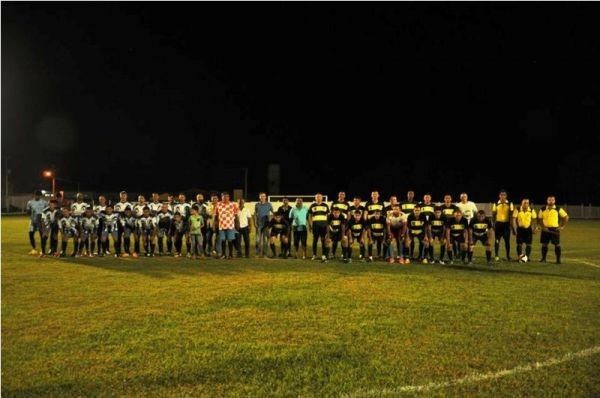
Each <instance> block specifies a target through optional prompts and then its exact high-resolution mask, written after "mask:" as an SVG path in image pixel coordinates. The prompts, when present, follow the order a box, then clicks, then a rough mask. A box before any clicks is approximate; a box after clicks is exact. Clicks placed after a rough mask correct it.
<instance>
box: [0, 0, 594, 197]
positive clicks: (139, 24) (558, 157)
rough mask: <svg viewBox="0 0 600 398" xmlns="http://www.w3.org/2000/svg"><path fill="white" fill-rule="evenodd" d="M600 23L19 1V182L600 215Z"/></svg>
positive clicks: (350, 7)
mask: <svg viewBox="0 0 600 398" xmlns="http://www.w3.org/2000/svg"><path fill="white" fill-rule="evenodd" d="M599 11H600V7H599V6H598V5H596V4H587V3H580V4H564V3H560V4H556V3H552V4H543V5H540V4H537V3H536V4H522V3H520V4H508V3H503V4H498V3H496V4H492V5H489V4H485V5H478V4H468V5H465V4H426V3H395V4H389V3H388V4H383V5H381V4H378V5H371V4H369V5H366V4H362V3H359V4H356V3H351V4H343V5H342V4H330V3H321V4H317V3H311V4H305V3H269V4H230V3H228V4H225V3H221V4H215V3H208V4H206V3H176V4H173V3H168V4H167V3H86V4H83V3H74V4H73V3H69V4H66V3H6V2H3V3H2V170H3V173H2V178H3V180H2V182H3V184H2V188H3V189H4V181H5V180H4V178H5V172H6V169H7V165H8V168H9V169H10V170H11V175H10V176H9V177H10V180H11V183H12V184H14V185H13V187H12V189H11V191H13V192H31V191H33V190H34V189H36V188H42V187H46V188H48V187H49V186H50V184H49V182H48V181H47V180H44V179H43V177H42V174H41V172H42V170H44V169H47V168H50V167H54V168H55V169H56V172H57V175H58V176H59V177H62V178H65V179H68V180H73V181H79V182H80V183H81V189H82V190H86V191H97V192H116V191H119V190H122V189H126V190H131V191H143V192H148V193H150V192H152V191H159V192H164V191H171V192H178V191H180V190H186V189H190V188H202V189H214V190H223V189H227V190H232V189H233V188H238V187H239V188H241V187H243V175H244V168H246V167H247V168H248V169H249V180H248V185H249V192H250V194H251V195H250V199H253V197H252V196H253V195H255V194H256V193H258V191H263V190H268V187H267V165H268V164H271V163H276V164H280V165H281V177H282V180H281V193H283V194H311V193H314V192H317V191H321V192H324V193H326V194H328V195H329V196H330V197H333V196H334V195H335V193H336V192H337V190H340V189H342V190H345V191H346V192H347V193H348V196H352V195H354V194H359V195H361V196H362V197H363V198H365V197H367V196H368V194H369V192H370V191H371V190H372V189H378V190H380V192H381V193H382V195H383V196H384V198H385V199H387V197H388V196H389V195H391V194H396V195H398V197H399V198H400V199H403V198H404V196H405V193H406V191H407V190H408V189H410V188H412V189H414V190H415V191H416V192H417V198H419V199H420V198H421V197H422V195H423V193H425V192H426V191H427V192H431V193H432V194H433V195H434V200H435V201H439V200H440V199H441V195H443V194H444V193H446V192H449V193H451V194H452V195H453V196H454V197H455V198H457V195H458V194H459V193H460V192H462V191H466V192H468V193H469V195H470V197H471V199H472V200H474V201H479V202H490V201H493V200H495V199H496V198H497V193H498V191H499V190H500V189H507V190H508V191H509V194H510V199H511V200H513V201H519V200H520V199H521V198H522V197H525V196H527V197H530V198H531V199H532V200H533V201H534V202H536V203H542V202H544V201H545V197H546V196H547V195H548V194H555V195H556V196H557V199H558V200H559V202H560V203H565V202H568V203H573V204H576V203H586V204H587V203H594V204H600V162H599V161H598V160H599V157H598V155H597V153H598V147H599V145H598V144H600V135H599V134H598V132H599V131H600V83H599V78H598V75H599V74H598V70H600V26H599V24H598V23H597V21H598V20H600V12H599ZM357 134H358V135H360V136H361V138H360V139H356V138H350V136H353V135H357ZM488 137H492V140H493V141H494V142H495V143H494V145H491V146H490V145H487V144H486V143H485V141H486V140H489V138H488ZM222 143H225V145H223V144H222ZM60 184H61V182H60V181H59V186H60ZM63 186H65V187H70V188H71V189H75V188H74V186H73V184H72V183H68V184H67V183H63Z"/></svg>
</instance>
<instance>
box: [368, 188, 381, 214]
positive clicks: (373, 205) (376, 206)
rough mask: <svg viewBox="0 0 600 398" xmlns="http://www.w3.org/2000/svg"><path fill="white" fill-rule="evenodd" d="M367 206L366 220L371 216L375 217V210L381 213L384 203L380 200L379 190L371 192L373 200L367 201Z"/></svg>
mask: <svg viewBox="0 0 600 398" xmlns="http://www.w3.org/2000/svg"><path fill="white" fill-rule="evenodd" d="M365 208H366V212H365V220H368V219H369V218H371V217H373V214H375V211H379V212H380V213H382V212H383V208H384V205H383V202H380V201H379V191H372V192H371V200H369V201H367V203H366V204H365Z"/></svg>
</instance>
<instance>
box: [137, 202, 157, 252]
mask: <svg viewBox="0 0 600 398" xmlns="http://www.w3.org/2000/svg"><path fill="white" fill-rule="evenodd" d="M137 230H138V233H139V235H140V236H141V238H142V242H143V244H144V253H145V255H146V257H154V248H155V246H154V236H155V235H156V222H155V218H154V217H153V216H152V215H151V214H150V207H149V206H144V208H143V209H142V216H141V217H140V218H138V220H137Z"/></svg>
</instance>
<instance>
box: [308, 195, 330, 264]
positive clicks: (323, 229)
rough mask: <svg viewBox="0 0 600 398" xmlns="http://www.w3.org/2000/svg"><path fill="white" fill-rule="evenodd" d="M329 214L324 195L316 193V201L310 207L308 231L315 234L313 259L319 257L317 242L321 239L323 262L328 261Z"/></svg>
mask: <svg viewBox="0 0 600 398" xmlns="http://www.w3.org/2000/svg"><path fill="white" fill-rule="evenodd" d="M328 215H329V206H327V203H325V202H323V195H322V194H321V193H317V194H316V195H315V201H314V202H313V203H312V204H311V205H310V207H309V208H308V231H309V232H312V234H313V242H312V251H313V256H312V259H313V260H316V259H317V244H318V242H319V239H320V240H321V250H322V255H321V262H324V263H326V262H327V254H328V250H327V244H326V243H325V239H326V237H327V216H328Z"/></svg>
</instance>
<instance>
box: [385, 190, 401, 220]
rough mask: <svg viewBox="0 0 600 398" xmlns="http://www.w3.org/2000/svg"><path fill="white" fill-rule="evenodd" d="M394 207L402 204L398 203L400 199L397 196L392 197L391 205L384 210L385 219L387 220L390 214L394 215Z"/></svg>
mask: <svg viewBox="0 0 600 398" xmlns="http://www.w3.org/2000/svg"><path fill="white" fill-rule="evenodd" d="M394 206H400V202H398V197H397V196H396V195H392V196H390V204H389V205H387V206H385V207H384V208H383V213H382V214H383V217H385V218H387V217H388V216H389V215H390V214H392V211H393V210H394Z"/></svg>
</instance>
